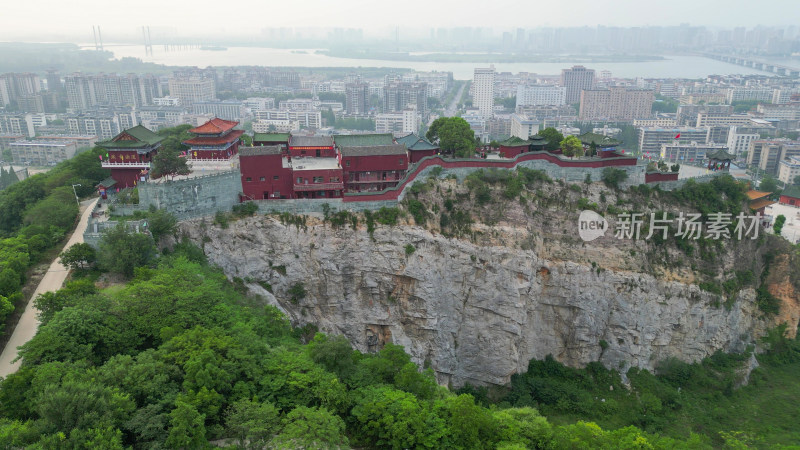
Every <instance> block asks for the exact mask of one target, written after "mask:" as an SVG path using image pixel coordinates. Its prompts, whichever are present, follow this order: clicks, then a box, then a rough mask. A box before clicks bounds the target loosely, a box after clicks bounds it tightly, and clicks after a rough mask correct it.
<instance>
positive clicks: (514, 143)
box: [500, 136, 531, 147]
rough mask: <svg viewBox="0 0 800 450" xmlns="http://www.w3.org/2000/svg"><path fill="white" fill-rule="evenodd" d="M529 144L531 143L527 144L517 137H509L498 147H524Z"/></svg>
mask: <svg viewBox="0 0 800 450" xmlns="http://www.w3.org/2000/svg"><path fill="white" fill-rule="evenodd" d="M530 144H531V143H530V142H528V141H527V140H525V139H520V138H518V137H517V136H511V137H510V138H508V139H506V140H505V141H503V142H501V143H500V145H502V146H503V147H524V146H527V145H530Z"/></svg>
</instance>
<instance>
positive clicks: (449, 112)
mask: <svg viewBox="0 0 800 450" xmlns="http://www.w3.org/2000/svg"><path fill="white" fill-rule="evenodd" d="M465 87H467V83H461V87H460V88H458V94H456V95H455V97H453V101H452V102H450V104H449V105H447V108H446V109H445V110H444V116H445V117H453V116H455V115H456V106H458V102H459V101H461V95H462V94H463V93H464V88H465Z"/></svg>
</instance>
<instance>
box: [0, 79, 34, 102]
mask: <svg viewBox="0 0 800 450" xmlns="http://www.w3.org/2000/svg"><path fill="white" fill-rule="evenodd" d="M41 90H42V86H41V84H40V83H39V76H38V75H36V74H35V73H4V74H2V75H0V106H5V105H8V104H9V103H13V102H16V101H17V99H18V98H19V97H26V96H31V95H36V94H38V93H39V92H40V91H41Z"/></svg>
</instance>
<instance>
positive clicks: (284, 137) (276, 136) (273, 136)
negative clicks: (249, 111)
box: [253, 133, 289, 142]
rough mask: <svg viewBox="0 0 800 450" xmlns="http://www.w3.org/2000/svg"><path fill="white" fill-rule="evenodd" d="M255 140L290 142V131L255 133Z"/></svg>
mask: <svg viewBox="0 0 800 450" xmlns="http://www.w3.org/2000/svg"><path fill="white" fill-rule="evenodd" d="M253 142H289V133H255V134H253Z"/></svg>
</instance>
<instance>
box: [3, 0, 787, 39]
mask: <svg viewBox="0 0 800 450" xmlns="http://www.w3.org/2000/svg"><path fill="white" fill-rule="evenodd" d="M4 3H6V4H4V5H3V13H2V15H0V40H5V41H8V40H17V39H18V40H26V41H30V40H53V39H55V40H58V38H61V37H64V38H66V37H70V38H72V39H82V40H83V41H85V42H88V41H91V40H92V25H100V26H101V27H102V30H103V40H104V41H106V42H112V41H113V40H114V38H115V37H116V36H119V37H123V36H138V35H139V34H141V28H140V27H141V26H142V25H150V26H151V29H153V28H155V29H158V30H161V32H162V33H174V34H176V35H185V34H192V35H198V34H203V33H207V34H208V35H211V36H212V39H213V38H216V37H218V36H217V35H220V34H223V33H224V34H227V35H237V36H239V35H248V34H249V35H254V34H256V33H258V32H259V31H260V30H261V29H262V28H265V27H330V26H336V27H352V28H364V29H365V31H369V32H381V31H383V32H386V31H387V30H393V29H394V27H396V26H400V30H401V33H402V30H403V28H404V27H415V28H424V27H453V26H483V27H492V28H496V29H500V28H512V27H527V28H534V27H537V26H582V25H590V26H594V25H598V24H604V25H618V26H642V25H678V24H681V23H689V24H692V25H707V26H712V27H733V26H748V27H750V26H755V25H758V24H763V25H792V24H793V22H794V24H796V23H797V19H798V18H800V5H799V4H798V3H799V2H798V0H760V1H757V2H753V1H751V0H669V1H665V0H661V1H654V0H550V1H541V2H537V1H530V0H527V1H526V0H492V1H485V0H484V1H474V0H473V1H470V0H457V1H456V0H400V1H381V0H338V1H337V0H279V1H275V0H240V1H232V2H229V1H221V0H216V1H209V0H192V1H188V0H137V1H133V2H120V1H115V0H67V1H63V0H60V1H54V0H11V1H8V2H4ZM154 38H155V36H154Z"/></svg>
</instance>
